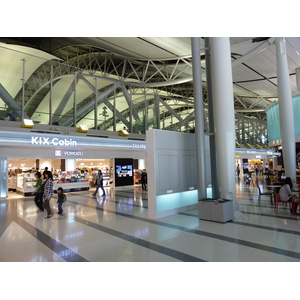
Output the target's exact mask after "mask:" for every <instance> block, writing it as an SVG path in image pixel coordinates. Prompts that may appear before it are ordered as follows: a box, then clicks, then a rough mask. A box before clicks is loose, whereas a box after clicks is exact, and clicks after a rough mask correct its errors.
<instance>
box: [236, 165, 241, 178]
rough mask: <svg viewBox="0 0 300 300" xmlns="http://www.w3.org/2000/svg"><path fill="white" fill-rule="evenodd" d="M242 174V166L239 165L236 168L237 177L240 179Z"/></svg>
mask: <svg viewBox="0 0 300 300" xmlns="http://www.w3.org/2000/svg"><path fill="white" fill-rule="evenodd" d="M240 173H241V170H240V165H239V164H238V165H237V166H236V175H237V176H238V177H240Z"/></svg>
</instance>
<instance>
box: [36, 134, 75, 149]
mask: <svg viewBox="0 0 300 300" xmlns="http://www.w3.org/2000/svg"><path fill="white" fill-rule="evenodd" d="M31 145H46V146H52V145H53V146H66V147H76V146H77V142H76V141H73V140H72V139H58V138H52V139H51V138H49V137H34V136H32V137H31Z"/></svg>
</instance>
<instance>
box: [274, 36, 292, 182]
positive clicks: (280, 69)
mask: <svg viewBox="0 0 300 300" xmlns="http://www.w3.org/2000/svg"><path fill="white" fill-rule="evenodd" d="M275 44H276V57H277V89H278V106H279V118H280V132H281V140H282V152H283V161H284V171H285V176H287V177H291V179H292V180H293V181H294V180H296V149H295V148H296V144H295V128H294V114H293V103H292V92H291V85H290V76H289V69H288V63H287V55H286V45H285V38H282V37H281V38H277V39H276V42H275Z"/></svg>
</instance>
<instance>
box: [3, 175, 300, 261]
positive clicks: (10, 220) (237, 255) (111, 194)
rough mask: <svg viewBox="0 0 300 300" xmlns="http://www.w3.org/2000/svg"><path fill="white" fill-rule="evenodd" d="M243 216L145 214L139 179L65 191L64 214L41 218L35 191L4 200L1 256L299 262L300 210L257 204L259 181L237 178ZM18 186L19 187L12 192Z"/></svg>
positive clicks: (265, 200) (54, 206)
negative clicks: (101, 190) (100, 189)
mask: <svg viewBox="0 0 300 300" xmlns="http://www.w3.org/2000/svg"><path fill="white" fill-rule="evenodd" d="M236 191H237V200H238V203H239V210H240V212H242V213H243V215H242V217H240V218H239V219H236V220H234V221H231V222H228V223H225V224H221V223H215V222H209V221H203V220H199V219H198V211H197V210H192V211H189V212H186V213H181V214H178V215H174V216H169V217H165V218H162V219H159V220H153V219H149V218H148V216H147V209H148V201H147V192H145V191H142V189H141V187H139V186H137V187H132V186H131V187H125V188H124V187H122V189H120V188H118V189H116V190H111V191H109V190H107V195H106V196H105V197H103V196H98V197H97V198H93V197H92V193H93V190H90V191H85V192H76V193H66V195H67V198H68V201H67V202H66V204H64V206H63V209H64V212H63V216H60V215H58V214H57V204H56V197H57V195H55V194H54V199H52V200H51V206H52V209H53V212H54V216H53V218H52V219H51V220H43V217H44V216H45V215H46V213H45V212H40V211H38V210H37V208H36V206H35V204H34V201H33V197H26V198H23V197H21V196H11V195H12V193H10V197H9V199H8V200H5V201H0V249H1V251H0V261H1V262H64V261H67V262H177V261H178V262H180V261H181V262H292V261H293V262H296V261H300V237H299V234H300V218H299V216H293V215H291V214H290V212H289V209H288V208H285V207H280V208H279V211H278V214H277V215H275V213H274V210H273V207H272V206H271V205H270V202H269V198H268V197H264V196H262V201H261V204H260V206H259V205H258V190H257V187H256V186H255V185H252V184H250V185H247V186H246V185H245V183H244V181H243V180H240V181H238V180H237V183H236ZM13 194H15V193H13Z"/></svg>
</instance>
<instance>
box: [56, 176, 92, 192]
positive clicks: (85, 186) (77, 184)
mask: <svg viewBox="0 0 300 300" xmlns="http://www.w3.org/2000/svg"><path fill="white" fill-rule="evenodd" d="M59 187H62V188H63V190H64V193H67V192H79V191H86V190H89V189H90V182H89V180H88V179H79V180H77V181H73V182H71V181H69V180H66V181H62V180H57V181H54V184H53V191H54V193H57V189H58V188H59Z"/></svg>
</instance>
